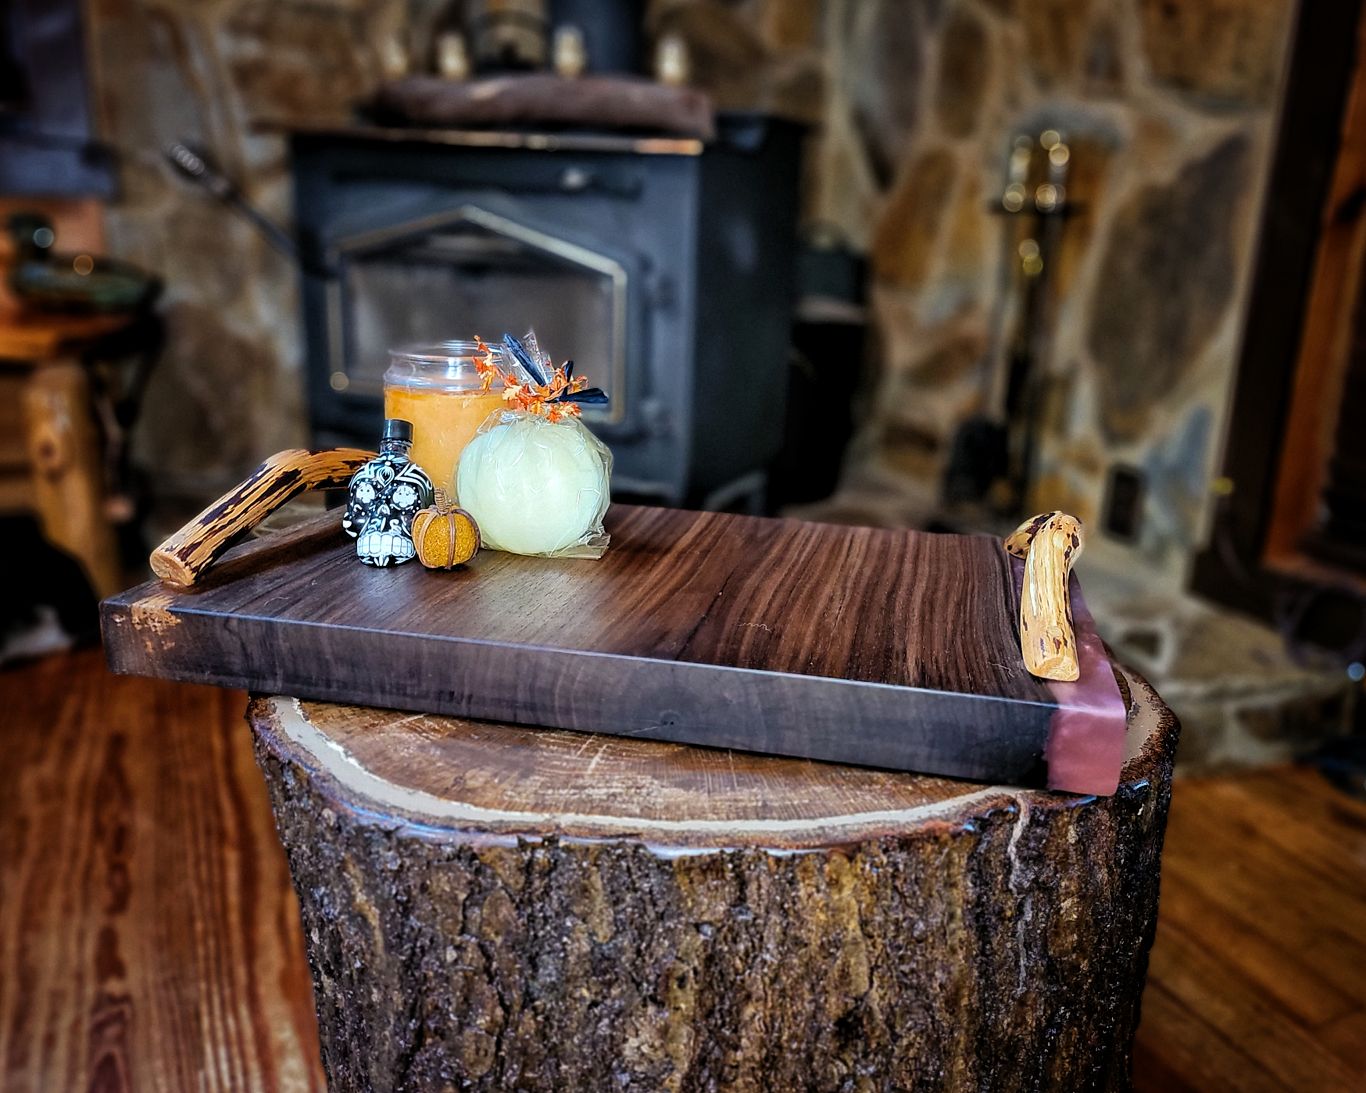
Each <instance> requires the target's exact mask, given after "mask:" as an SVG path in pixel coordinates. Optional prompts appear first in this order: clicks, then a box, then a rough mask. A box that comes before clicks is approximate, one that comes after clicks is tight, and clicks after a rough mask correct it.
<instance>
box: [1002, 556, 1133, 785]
mask: <svg viewBox="0 0 1366 1093" xmlns="http://www.w3.org/2000/svg"><path fill="white" fill-rule="evenodd" d="M1010 564H1011V571H1012V574H1013V576H1014V579H1015V586H1016V588H1017V589H1020V588H1023V586H1024V562H1023V561H1022V560H1021V559H1019V558H1011V560H1010ZM1068 594H1069V596H1070V598H1071V602H1072V628H1073V630H1074V631H1075V633H1076V639H1077V660H1078V664H1079V666H1080V669H1081V676H1080V678H1078V679H1077V680H1076V681H1075V682H1073V683H1059V682H1056V681H1054V680H1049V681H1048V689H1049V690H1050V691H1052V693H1053V697H1054V698H1055V699H1057V702H1058V708H1057V710H1055V711H1054V713H1053V717H1052V719H1051V720H1050V722H1049V726H1048V741H1047V743H1046V744H1045V745H1044V753H1043V754H1044V762H1045V763H1046V764H1047V766H1048V788H1049V789H1057V790H1064V791H1066V792H1068V793H1094V794H1098V795H1100V796H1106V797H1108V796H1109V795H1111V794H1112V793H1114V792H1115V790H1116V789H1118V788H1119V776H1120V771H1121V770H1122V768H1123V766H1124V743H1125V741H1124V737H1125V733H1126V731H1127V729H1128V711H1127V710H1126V709H1125V706H1124V697H1123V696H1122V695H1121V694H1120V693H1119V684H1118V683H1117V682H1116V681H1115V673H1114V669H1113V667H1112V666H1111V664H1110V657H1109V655H1108V654H1107V653H1106V651H1105V645H1104V643H1102V642H1101V640H1100V635H1099V634H1098V633H1097V632H1096V620H1095V619H1094V618H1093V617H1092V615H1091V612H1090V609H1088V608H1087V606H1086V599H1085V597H1083V596H1082V594H1081V584H1080V582H1078V580H1077V577H1076V574H1073V575H1072V577H1071V580H1070V582H1069V584H1068Z"/></svg>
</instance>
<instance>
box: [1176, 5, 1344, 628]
mask: <svg viewBox="0 0 1366 1093" xmlns="http://www.w3.org/2000/svg"><path fill="white" fill-rule="evenodd" d="M1361 14H1362V0H1341V2H1336V3H1315V2H1312V0H1307V2H1303V3H1301V5H1300V8H1299V12H1298V14H1297V17H1296V20H1297V22H1296V27H1295V32H1294V40H1293V41H1292V43H1291V44H1290V47H1289V48H1290V60H1289V64H1288V72H1287V77H1286V90H1285V97H1284V100H1283V103H1282V107H1281V116H1280V122H1279V126H1278V132H1277V136H1276V150H1275V153H1274V155H1273V158H1272V166H1271V176H1270V179H1269V180H1268V185H1267V191H1266V200H1265V202H1264V206H1263V212H1262V223H1261V228H1260V231H1259V234H1258V244H1257V256H1256V266H1255V268H1254V270H1253V275H1252V288H1251V292H1250V295H1249V301H1248V309H1247V321H1246V326H1245V328H1244V331H1243V342H1242V349H1241V353H1240V355H1239V362H1238V368H1237V372H1236V376H1235V381H1234V391H1233V403H1232V407H1231V411H1230V419H1229V429H1228V439H1227V445H1226V448H1225V451H1224V461H1223V470H1222V473H1223V474H1224V475H1225V476H1226V477H1227V478H1229V479H1230V480H1231V481H1232V482H1233V492H1232V493H1231V494H1230V495H1229V496H1228V497H1227V498H1225V499H1224V500H1223V501H1222V502H1221V503H1220V508H1219V511H1218V512H1217V514H1216V516H1215V520H1214V527H1213V530H1212V533H1211V544H1210V545H1209V546H1208V547H1207V548H1206V549H1205V550H1204V551H1202V552H1201V553H1200V554H1198V555H1197V556H1196V560H1195V568H1194V573H1193V577H1192V585H1193V587H1194V588H1195V590H1196V591H1198V592H1201V593H1203V594H1205V595H1207V596H1210V597H1211V598H1213V599H1216V600H1219V601H1222V602H1224V603H1227V604H1229V605H1231V606H1234V607H1238V608H1240V609H1243V610H1249V611H1253V612H1255V613H1259V614H1265V613H1267V612H1269V610H1270V607H1271V603H1272V597H1273V594H1274V591H1275V588H1276V585H1277V580H1278V579H1277V578H1276V577H1275V576H1274V575H1272V574H1270V573H1269V572H1267V571H1266V570H1264V569H1263V568H1262V552H1263V548H1264V545H1265V542H1266V534H1267V530H1268V527H1269V523H1270V519H1271V510H1272V502H1273V500H1274V495H1275V489H1276V474H1277V471H1278V469H1279V466H1280V458H1281V446H1282V443H1283V441H1284V437H1285V428H1286V422H1287V417H1288V412H1289V407H1290V393H1291V384H1292V380H1293V377H1294V368H1295V361H1296V359H1297V357H1298V353H1299V346H1300V339H1301V336H1302V333H1303V326H1304V318H1305V308H1306V305H1307V302H1308V295H1309V287H1310V283H1311V280H1312V277H1313V272H1314V261H1315V257H1316V255H1317V253H1318V241H1319V230H1320V224H1321V222H1322V216H1323V206H1324V202H1325V200H1326V198H1327V194H1328V187H1329V185H1330V183H1331V181H1332V177H1333V168H1334V165H1335V164H1336V162H1337V157H1338V150H1339V147H1340V145H1341V140H1342V121H1343V114H1344V110H1345V108H1346V103H1347V93H1348V90H1349V89H1350V87H1351V84H1352V80H1353V78H1354V75H1355V72H1356V63H1357V56H1356V52H1357V50H1356V47H1357V26H1358V21H1359V19H1360V18H1361Z"/></svg>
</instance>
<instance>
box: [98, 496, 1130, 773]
mask: <svg viewBox="0 0 1366 1093" xmlns="http://www.w3.org/2000/svg"><path fill="white" fill-rule="evenodd" d="M607 526H608V530H609V531H610V532H611V535H612V546H611V548H610V549H609V550H608V552H607V554H606V555H605V556H604V557H603V558H602V559H600V560H597V561H581V560H546V559H539V558H522V557H518V556H515V555H511V554H503V553H499V552H494V551H485V552H483V553H481V554H479V555H478V556H477V557H476V558H475V559H474V560H473V562H472V563H471V564H470V565H468V566H466V567H462V568H461V569H458V570H455V571H453V572H449V573H443V572H433V571H429V570H425V569H423V568H422V567H421V566H418V565H416V564H412V565H406V566H401V567H398V568H396V569H373V568H370V567H368V566H364V565H361V564H360V563H359V562H358V561H357V560H356V559H355V556H354V553H353V544H352V543H351V542H350V541H349V540H347V539H345V538H343V537H342V536H341V534H340V532H339V530H338V528H337V517H336V516H335V514H333V515H330V516H328V517H325V518H320V520H319V521H316V522H314V523H312V524H308V525H304V526H302V527H300V528H298V529H296V530H295V531H292V532H290V533H286V534H284V535H280V536H275V537H270V538H265V539H261V540H257V541H254V542H251V543H248V544H246V545H244V546H241V547H238V548H236V549H234V550H233V551H231V552H229V553H228V554H227V555H226V556H225V557H224V560H223V561H222V562H221V563H220V564H219V565H218V566H217V567H216V568H215V569H214V570H213V571H212V572H210V573H209V574H208V575H207V576H206V577H205V578H204V579H203V581H202V582H201V583H200V584H199V585H197V586H195V587H194V588H193V589H191V590H175V589H172V588H170V587H168V586H166V585H163V584H161V583H160V582H155V581H154V582H151V583H148V584H144V585H142V586H140V587H138V588H135V589H132V590H131V591H129V592H125V593H123V594H121V595H119V596H115V597H113V598H111V599H109V600H106V601H105V602H104V604H103V605H102V615H103V619H102V621H103V628H104V639H105V648H106V653H107V656H108V659H109V664H110V666H111V667H112V668H113V669H114V670H115V671H117V672H122V673H130V674H140V675H152V676H160V677H164V678H170V679H176V680H187V681H194V682H208V683H215V684H219V685H222V686H229V687H244V688H248V689H251V690H254V691H265V692H274V693H283V694H289V695H294V696H297V697H301V698H312V699H325V700H331V701H341V702H352V703H360V704H363V705H368V706H379V707H390V708H395V709H406V710H416V711H421V712H426V713H437V714H450V715H456V716H461V717H473V718H483V719H488V720H494V721H503V722H513V723H517V724H524V725H542V726H550V727H556V728H564V729H576V730H585V731H593V732H604V733H612V734H617V735H624V736H635V737H641V738H650V739H659V740H672V741H678V742H682V743H691V744H705V745H711V746H715V747H726V748H735V749H739V750H744V751H757V752H767V753H772V754H778V755H795V756H802V757H806V758H812V759H825V760H833V761H837V762H847V763H858V764H862V765H866V766H874V767H885V768H890V769H897V770H915V771H923V772H928V773H935V774H945V775H951V776H956V777H963V778H971V779H975V780H979V781H991V782H1010V783H1013V784H1016V785H1023V786H1039V787H1047V788H1053V789H1063V790H1071V791H1074V792H1079V793H1111V792H1113V791H1114V789H1115V786H1116V784H1117V781H1118V778H1119V770H1120V766H1121V765H1122V762H1123V754H1124V732H1125V708H1124V703H1123V700H1122V699H1121V698H1120V695H1119V690H1118V687H1117V685H1116V683H1115V679H1114V674H1113V669H1112V666H1111V664H1110V662H1109V659H1108V657H1107V655H1106V652H1105V649H1104V646H1103V645H1102V644H1101V642H1100V640H1099V638H1098V637H1097V636H1096V633H1095V627H1094V624H1093V622H1092V619H1091V616H1090V614H1089V613H1088V612H1087V610H1086V606H1085V603H1084V601H1083V600H1082V598H1081V595H1080V589H1079V587H1078V585H1077V582H1076V579H1075V577H1074V578H1073V580H1072V586H1071V594H1072V609H1073V614H1074V621H1075V624H1076V630H1077V642H1078V648H1079V652H1080V660H1081V678H1080V679H1079V680H1078V681H1077V682H1075V683H1049V682H1044V681H1042V680H1039V679H1036V678H1034V677H1032V676H1030V675H1029V673H1028V672H1027V671H1026V670H1025V667H1024V664H1023V662H1022V661H1021V658H1020V645H1019V640H1018V630H1017V624H1016V619H1017V617H1018V612H1019V587H1020V580H1021V572H1022V563H1020V562H1019V561H1018V560H1012V559H1011V558H1010V557H1009V556H1008V555H1007V554H1006V553H1005V551H1004V550H1003V549H1002V547H1001V544H1000V543H999V542H998V541H997V540H995V539H992V538H989V537H986V536H956V535H933V534H925V533H919V532H914V531H892V530H886V529H877V528H854V527H843V526H835V525H824V524H811V523H804V522H800V521H795V520H774V519H761V518H756V517H746V516H733V515H727V514H717V513H695V512H683V511H678V510H668V509H654V508H637V507H630V506H614V507H613V508H612V509H611V510H610V512H609V514H608V520H607Z"/></svg>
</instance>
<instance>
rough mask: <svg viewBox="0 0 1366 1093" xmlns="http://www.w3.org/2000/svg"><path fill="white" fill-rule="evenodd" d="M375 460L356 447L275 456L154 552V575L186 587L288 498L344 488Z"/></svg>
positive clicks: (293, 452)
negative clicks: (240, 537)
mask: <svg viewBox="0 0 1366 1093" xmlns="http://www.w3.org/2000/svg"><path fill="white" fill-rule="evenodd" d="M374 458H375V453H374V452H365V451H361V450H360V449H359V448H323V449H320V450H318V451H308V450H307V449H305V448H291V449H290V450H289V451H285V452H278V453H276V454H275V455H273V456H271V457H270V458H269V459H267V460H266V461H265V462H264V463H262V464H261V465H260V466H259V467H257V468H256V470H254V471H252V472H251V475H250V477H248V478H247V480H246V481H245V482H243V483H242V484H241V485H239V486H237V487H236V488H234V489H231V490H229V491H228V492H227V493H225V494H224V495H223V496H222V497H220V498H219V499H218V500H217V501H215V502H214V503H213V504H211V505H210V506H209V507H208V508H206V509H205V510H204V511H203V512H201V513H200V514H199V515H198V516H196V517H195V518H194V519H193V520H191V521H190V522H189V523H188V524H186V525H185V526H184V527H183V528H181V529H180V530H179V531H177V532H176V533H175V534H174V535H172V536H171V537H170V538H169V539H167V540H166V541H165V542H164V543H162V544H161V546H159V547H157V548H156V550H154V551H152V556H151V558H150V559H149V561H150V563H151V566H152V572H153V573H155V574H156V575H157V576H158V577H160V578H161V579H162V580H163V581H166V582H167V583H168V584H173V585H177V586H179V587H181V588H188V587H190V586H191V585H192V584H194V583H195V582H196V581H197V580H199V578H200V577H202V576H203V575H204V573H205V572H206V571H207V570H208V568H209V566H211V565H213V563H214V562H215V561H216V560H217V559H218V558H219V556H220V555H222V553H223V552H224V551H225V550H227V549H228V547H229V546H230V545H231V543H232V541H233V540H234V539H235V538H237V536H239V535H241V534H242V533H243V532H246V531H250V530H251V529H252V528H254V527H255V526H256V525H257V524H259V523H260V522H261V521H262V520H264V519H265V518H266V517H267V516H269V515H270V514H271V513H272V512H274V511H275V510H276V509H278V508H279V507H280V506H281V505H283V504H284V503H285V502H286V501H288V500H289V499H290V498H292V497H296V496H298V495H299V494H301V493H303V492H304V491H305V490H313V489H330V488H333V487H340V486H345V485H346V484H347V483H348V482H349V481H350V480H351V476H352V475H353V474H355V473H356V471H357V470H359V469H360V467H361V466H363V465H364V464H365V463H367V462H368V461H369V460H371V459H374Z"/></svg>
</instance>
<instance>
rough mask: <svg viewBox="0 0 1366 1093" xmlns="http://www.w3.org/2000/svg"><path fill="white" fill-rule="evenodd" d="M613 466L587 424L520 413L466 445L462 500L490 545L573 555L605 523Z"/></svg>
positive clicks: (459, 488) (459, 482)
mask: <svg viewBox="0 0 1366 1093" xmlns="http://www.w3.org/2000/svg"><path fill="white" fill-rule="evenodd" d="M610 460H611V456H610V454H609V453H608V451H607V449H606V448H605V447H604V446H603V444H602V442H601V441H600V440H598V439H597V438H596V437H595V436H593V434H592V433H590V432H589V431H588V430H587V429H586V428H585V427H584V426H583V424H582V423H581V422H579V421H577V420H575V419H572V418H571V419H569V420H566V421H558V422H550V421H547V420H546V419H545V418H543V417H538V416H536V415H534V414H520V415H518V416H517V417H516V418H515V419H513V420H510V421H506V422H504V423H503V424H501V425H496V426H494V427H493V428H492V429H489V430H488V432H485V433H480V434H479V435H478V436H476V437H475V438H474V439H473V440H471V441H470V442H469V444H467V445H466V446H465V450H464V451H463V452H462V453H461V455H460V465H459V468H458V470H457V472H456V486H455V489H456V495H457V496H458V497H459V500H460V506H461V508H463V509H465V510H466V511H467V512H468V513H469V514H470V515H471V516H473V517H474V518H475V520H476V521H477V522H478V524H479V532H480V534H481V536H482V537H483V541H484V545H485V546H487V547H491V548H492V549H494V550H506V551H510V552H512V553H514V554H557V553H560V552H568V551H569V548H571V547H573V546H575V544H579V543H583V542H585V541H586V540H587V539H588V538H589V537H590V536H591V535H592V534H593V533H595V532H596V531H597V529H598V527H599V525H600V524H601V523H602V516H603V513H604V512H606V511H607V504H608V500H609V495H608V476H609V473H610V469H611V462H610Z"/></svg>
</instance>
